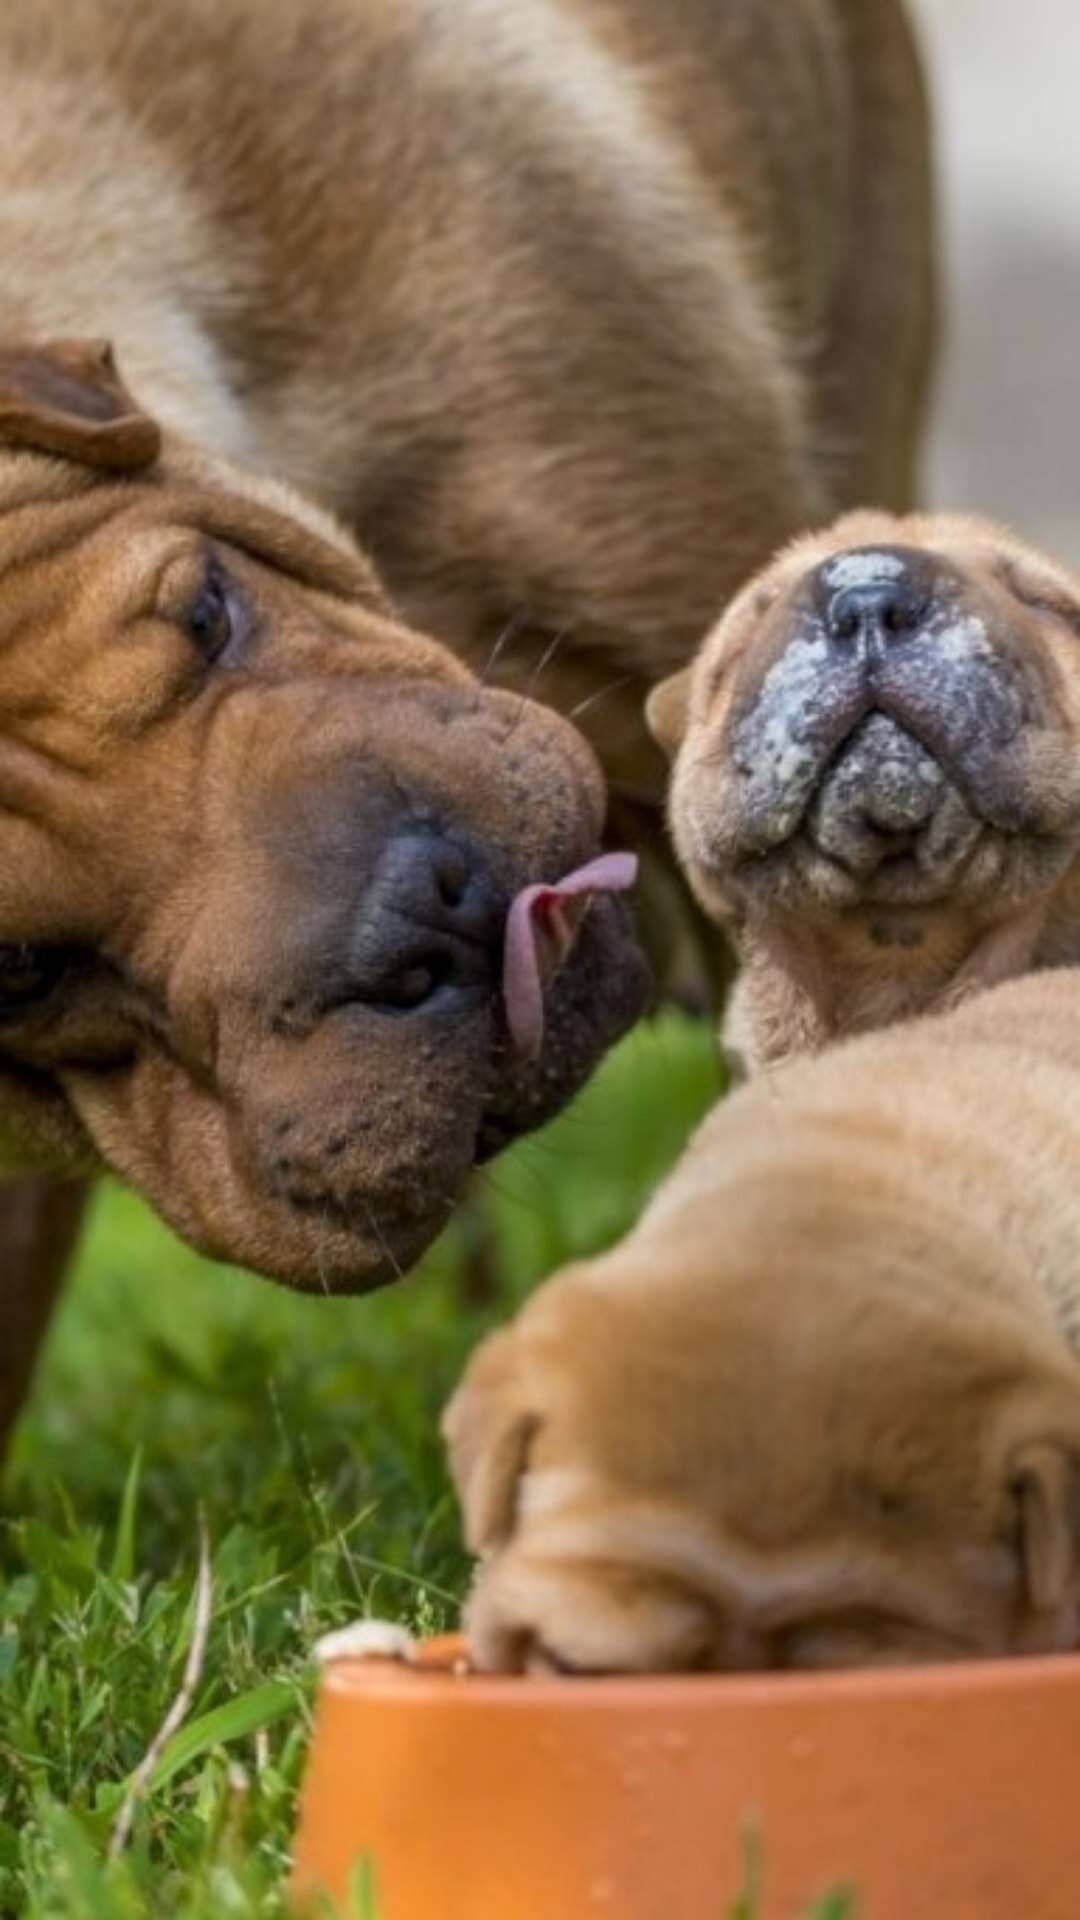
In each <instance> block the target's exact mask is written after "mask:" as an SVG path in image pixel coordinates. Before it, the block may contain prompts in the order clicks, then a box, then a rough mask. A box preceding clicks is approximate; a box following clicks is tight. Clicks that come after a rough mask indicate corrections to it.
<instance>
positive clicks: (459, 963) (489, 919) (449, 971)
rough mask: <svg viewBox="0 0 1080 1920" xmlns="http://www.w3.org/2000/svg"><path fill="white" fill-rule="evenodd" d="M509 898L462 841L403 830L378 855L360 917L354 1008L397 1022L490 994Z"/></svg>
mask: <svg viewBox="0 0 1080 1920" xmlns="http://www.w3.org/2000/svg"><path fill="white" fill-rule="evenodd" d="M506 912H507V898H506V894H505V891H504V890H503V889H502V888H501V887H499V886H498V885H497V884H496V882H495V880H494V877H493V876H492V874H491V871H490V867H489V865H488V861H487V858H486V856H485V854H484V853H483V851H482V850H481V849H480V848H479V847H477V846H475V845H474V844H473V843H472V841H471V840H470V839H469V837H468V836H467V835H465V834H463V833H458V832H454V831H453V830H446V831H444V830H442V829H441V828H440V827H438V826H437V825H435V824H432V825H430V826H429V825H427V824H421V823H416V822H410V823H409V824H408V825H407V826H403V827H402V828H401V829H400V830H399V831H398V832H396V833H395V834H394V836H393V838H392V839H391V840H390V842H389V844H388V845H387V846H386V847H385V848H384V850H383V852H382V854H381V856H380V859H379V862H378V866H377V868H376V871H375V875H374V878H373V881H372V885H371V887H370V888H369V889H368V891H367V894H366V897H365V899H364V902H363V906H362V909H361V915H360V922H359V926H358V928H357V931H356V936H355V942H354V948H353V954H352V960H351V971H352V974H353V978H354V981H355V995H354V997H355V998H356V999H357V1000H361V1001H363V1002H364V1003H365V1004H366V1005H368V1006H373V1007H381V1008H384V1009H385V1010H386V1011H396V1012H401V1013H409V1012H413V1011H415V1010H417V1009H419V1008H425V1009H426V1008H428V1007H429V1006H431V1005H433V1004H434V1003H435V1001H436V1000H438V1001H439V1002H440V1004H441V1003H443V1002H445V1003H446V1004H447V1005H449V1004H450V1002H451V1001H452V1000H457V999H460V996H461V995H462V994H463V993H464V994H471V995H476V996H477V997H480V996H482V995H483V994H484V993H486V992H490V991H491V990H492V989H493V987H494V985H495V982H496V979H497V977H498V970H499V965H500V962H501V958H502V947H503V936H504V929H505V922H506Z"/></svg>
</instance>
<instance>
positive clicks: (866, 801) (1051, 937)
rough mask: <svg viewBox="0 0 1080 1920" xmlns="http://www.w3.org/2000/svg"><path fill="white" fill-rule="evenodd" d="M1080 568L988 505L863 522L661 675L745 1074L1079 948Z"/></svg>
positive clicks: (684, 844)
mask: <svg viewBox="0 0 1080 1920" xmlns="http://www.w3.org/2000/svg"><path fill="white" fill-rule="evenodd" d="M1078 633H1080V581H1077V580H1076V579H1075V578H1074V577H1073V576H1072V575H1071V574H1069V573H1067V572H1066V571H1065V570H1064V569H1063V568H1062V567H1060V566H1058V565H1056V564H1055V563H1054V562H1053V561H1052V560H1049V559H1047V558H1046V556H1045V555H1043V554H1041V553H1038V552H1037V551H1036V550H1035V549H1034V548H1032V547H1030V546H1028V545H1026V544H1025V543H1024V542H1023V541H1021V540H1019V539H1017V538H1016V536H1015V535H1014V534H1011V533H1009V532H1007V531H1006V530H1005V529H1004V528H1001V527H996V526H991V525H988V524H987V523H986V522H984V521H981V520H976V519H973V518H969V517H958V516H949V515H934V516H930V517H922V518H921V517H915V516H913V517H909V518H905V519H896V518H894V517H893V516H892V515H888V514H881V513H857V514H852V515H848V516H846V517H845V518H844V519H842V520H840V521H839V522H837V524H836V525H834V526H832V527H830V528H829V529H828V531H827V532H824V533H820V534H814V535H811V536H810V537H808V538H803V539H800V540H797V541H795V543H794V544H793V545H792V546H790V547H788V548H786V549H785V550H784V551H783V552H782V553H781V554H780V556H779V558H778V559H776V560H775V561H773V562H772V564H771V565H770V566H768V567H766V568H765V569H764V571H763V572H761V573H759V574H758V575H757V576H756V577H755V578H754V579H753V580H752V581H751V582H750V583H749V585H748V586H746V587H745V588H744V590H743V591H742V592H741V593H740V594H739V595H738V597H737V598H736V599H735V600H734V602H733V603H732V605H731V606H730V607H729V608H728V610H727V612H726V613H725V614H724V616H723V618H722V620H721V621H720V623H719V625H718V626H717V627H716V628H715V629H714V630H713V632H712V633H711V635H710V636H709V638H708V639H707V640H706V642H705V644H704V647H703V648H702V651H701V653H700V655H699V657H698V660H697V662H696V664H695V666H694V667H693V669H692V670H691V671H689V672H687V673H684V674H682V675H680V676H678V677H677V678H676V679H674V680H672V681H669V682H667V683H666V684H665V685H664V686H662V687H659V688H657V690H656V692H655V693H654V694H653V696H652V700H651V703H650V714H651V718H652V723H653V725H654V728H655V730H656V732H657V733H658V735H659V736H660V737H662V738H663V740H664V741H665V743H666V745H667V747H668V750H669V751H670V752H672V753H673V754H675V756H676V757H675V768H674V776H673V780H672V789H671V800H670V814H671V825H672V830H673V833H674V838H675V844H676V847H677V849H678V852H679V855H680V858H681V860H682V863H683V867H684V870H685V872H686V874H687V876H688V878H689V880H690V884H691V885H692V887H693V888H694V891H695V893H696V894H697V897H698V899H699V901H700V902H701V904H702V906H703V907H704V908H705V910H706V912H708V913H710V914H711V915H712V916H713V917H714V918H715V919H716V920H717V921H718V922H720V923H721V924H722V925H725V926H727V927H729V928H730V929H731V931H732V932H733V935H734V937H735V941H736V944H737V946H738V949H739V952H740V957H741V960H742V963H743V971H742V974H741V976H740V980H739V985H738V988H737V990H736V993H735V996H734V1000H733V1005H732V1007H731V1010H730V1016H729V1023H728V1038H729V1040H730V1041H731V1043H732V1045H733V1047H734V1049H735V1050H737V1051H738V1052H739V1053H741V1054H742V1055H743V1057H744V1058H745V1059H746V1061H747V1063H748V1064H749V1065H750V1066H751V1067H755V1066H758V1065H761V1064H762V1063H764V1062H766V1061H770V1060H777V1059H780V1058H782V1057H783V1056H784V1055H786V1054H789V1053H794V1052H799V1051H803V1050H805V1049H807V1048H814V1047H817V1046H820V1045H821V1044H822V1043H823V1042H824V1041H826V1040H828V1039H829V1038H831V1037H833V1036H835V1035H838V1034H843V1033H848V1032H852V1031H855V1030H857V1029H859V1028H865V1027H870V1026H877V1025H881V1024H883V1023H885V1022H887V1021H891V1020H896V1019H899V1018H902V1017H904V1016H906V1015H909V1014H912V1013H917V1012H921V1011H925V1010H929V1009H931V1008H934V1007H941V1006H945V1005H948V1004H949V1003H950V1002H953V1001H956V1000H958V999H960V998H962V997H963V995H964V994H965V993H968V992H970V991H971V990H972V989H973V988H976V987H982V986H986V985H988V984H990V983H992V982H993V981H995V980H1000V979H1003V978H1005V977H1006V976H1008V975H1010V974H1016V973H1021V972H1024V971H1025V970H1026V969H1028V968H1031V967H1038V966H1046V965H1055V964H1056V965H1060V964H1061V963H1062V962H1067V961H1075V960H1078V959H1080V861H1078V855H1080V749H1078V743H1080V652H1078V647H1077V637H1078Z"/></svg>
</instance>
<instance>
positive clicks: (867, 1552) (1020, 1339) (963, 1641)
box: [445, 1256, 1080, 1672]
mask: <svg viewBox="0 0 1080 1920" xmlns="http://www.w3.org/2000/svg"><path fill="white" fill-rule="evenodd" d="M621 1259H622V1256H612V1260H611V1261H609V1262H607V1263H604V1264H605V1266H606V1267H607V1268H608V1272H609V1278H610V1277H611V1275H612V1274H614V1275H615V1279H616V1284H615V1285H608V1284H607V1283H605V1284H602V1285H601V1286H600V1287H596V1286H595V1285H594V1284H593V1283H592V1281H591V1280H590V1279H589V1277H588V1276H587V1275H578V1276H569V1277H567V1278H565V1279H563V1280H562V1281H561V1282H558V1283H556V1284H555V1286H554V1288H553V1289H552V1296H551V1298H550V1300H548V1301H545V1302H544V1313H543V1317H542V1324H541V1325H540V1326H539V1327H536V1326H534V1324H533V1322H532V1320H531V1318H530V1312H529V1311H528V1310H527V1311H526V1314H525V1316H524V1318H523V1320H522V1322H521V1323H519V1325H518V1326H517V1327H515V1328H512V1329H511V1330H510V1331H509V1332H506V1333H502V1334H499V1335H497V1336H496V1337H495V1338H494V1339H493V1340H492V1341H489V1342H488V1344H487V1345H486V1346H485V1347H483V1348H482V1349H481V1350H480V1352H479V1354H478V1356H477V1357H476V1358H475V1359H474V1361H473V1363H472V1366H471V1368H470V1369H469V1371H468V1372H467V1374H466V1376H465V1380H464V1382H463V1384H462V1386H461V1387H460V1388H459V1391H458V1394H457V1396H456V1398H455V1399H454V1401H452V1403H451V1405H450V1408H449V1410H448V1413H447V1417H446V1423H445V1429H446V1432H447V1436H448V1439H449V1442H450V1448H451V1457H452V1462H453V1467H454V1472H455V1477H456V1480H457V1484H458V1488H459V1491H460V1494H461V1499H462V1503H463V1507H464V1512H465V1516H466V1522H467V1530H468V1537H469V1542H470V1545H471V1546H472V1548H473V1550H474V1551H476V1552H477V1553H479V1554H480V1555H481V1565H480V1568H479V1571H478V1575H477V1580H476V1584H475V1587H474V1591H473V1594H472V1597H471V1601H470V1604H469V1609H468V1614H467V1626H468V1631H469V1636H470V1641H471V1645H472V1650H473V1653H474V1656H475V1658H476V1659H477V1661H478V1663H479V1664H480V1665H481V1666H483V1667H488V1668H491V1669H494V1670H502V1671H523V1670H529V1669H532V1668H548V1669H552V1670H555V1671H566V1672H586V1671H587V1672H605V1671H626V1672H647V1671H649V1672H653V1671H664V1670H668V1671H673V1670H692V1669H714V1670H716V1669H719V1670H736V1669H751V1668H788V1667H824V1666H853V1665H867V1664H871V1665H872V1664H892V1663H901V1662H909V1661H914V1660H938V1659H948V1660H952V1659H959V1658H965V1657H973V1656H980V1655H983V1656H985V1655H990V1654H1001V1653H1006V1652H1013V1653H1034V1652H1040V1651H1049V1650H1059V1649H1064V1648H1067V1647H1070V1646H1072V1645H1074V1644H1075V1643H1076V1639H1077V1635H1078V1630H1080V1380H1078V1379H1076V1378H1074V1377H1073V1376H1072V1374H1071V1372H1067V1371H1066V1370H1065V1369H1064V1368H1063V1367H1062V1365H1061V1363H1060V1360H1059V1358H1058V1356H1057V1354H1056V1352H1055V1350H1054V1348H1053V1347H1052V1345H1051V1344H1050V1343H1049V1342H1047V1343H1046V1345H1045V1347H1043V1346H1042V1345H1040V1343H1039V1342H1038V1341H1031V1342H1029V1341H1027V1339H1026V1337H1025V1332H1024V1329H1023V1327H1022V1325H1017V1324H1014V1323H1010V1322H1009V1321H1008V1320H1007V1319H1006V1318H1005V1317H1004V1316H1001V1317H998V1318H995V1317H994V1316H993V1315H988V1316H987V1317H986V1318H985V1320H984V1321H983V1322H982V1324H981V1325H973V1326H972V1327H971V1328H969V1329H968V1330H967V1331H961V1330H959V1329H958V1328H957V1327H956V1326H955V1325H954V1326H950V1325H949V1323H948V1321H947V1320H946V1319H944V1318H943V1317H935V1316H934V1315H933V1314H932V1313H930V1312H928V1311H927V1310H926V1306H925V1304H923V1305H920V1304H913V1303H912V1302H911V1301H910V1300H907V1301H905V1299H904V1296H903V1292H902V1291H900V1292H899V1293H898V1294H897V1295H896V1296H895V1298H894V1299H893V1300H892V1301H886V1302H885V1305H884V1309H883V1311H882V1312H881V1313H880V1314H876V1313H875V1312H873V1311H871V1310H869V1309H868V1308H867V1306H866V1304H865V1302H864V1303H863V1304H862V1305H861V1306H860V1303H859V1302H858V1300H857V1299H856V1298H855V1295H854V1292H853V1290H852V1288H851V1287H850V1286H849V1285H847V1284H843V1283H841V1284H837V1285H830V1284H829V1282H828V1279H827V1275H826V1274H825V1272H824V1271H815V1273H814V1274H813V1275H812V1276H810V1277H809V1278H810V1279H811V1280H812V1284H807V1285H805V1286H804V1284H803V1279H802V1277H801V1276H798V1275H796V1274H794V1273H793V1272H792V1271H791V1268H790V1266H788V1267H787V1268H786V1269H785V1270H783V1271H782V1273H780V1274H779V1275H778V1278H777V1281H776V1283H775V1284H771V1283H770V1278H769V1273H768V1271H766V1270H765V1269H764V1268H763V1267H757V1268H753V1269H751V1268H748V1267H742V1268H741V1269H740V1263H739V1262H738V1261H736V1263H735V1266H734V1267H728V1268H727V1269H726V1270H725V1272H724V1273H723V1274H719V1273H716V1272H712V1273H710V1274H708V1275H706V1273H705V1270H704V1268H703V1267H701V1268H699V1270H698V1273H697V1275H696V1280H695V1284H694V1285H693V1286H690V1285H688V1281H689V1268H688V1267H687V1266H683V1267H682V1268H681V1271H679V1272H677V1273H676V1274H674V1275H673V1278H672V1284H671V1290H670V1291H669V1292H665V1291H663V1290H662V1289H661V1288H660V1287H659V1286H656V1287H649V1289H648V1292H649V1295H650V1297H649V1298H646V1297H645V1292H644V1291H643V1292H642V1293H641V1295H640V1296H639V1297H638V1298H634V1297H633V1288H634V1281H635V1275H634V1274H633V1273H632V1272H631V1273H630V1274H629V1276H627V1274H626V1271H625V1268H624V1271H623V1273H622V1276H621V1278H622V1279H623V1280H624V1281H625V1280H626V1279H627V1277H628V1278H629V1282H630V1293H629V1295H626V1296H624V1297H620V1294H621V1293H622V1288H621V1286H620V1285H619V1284H618V1282H619V1276H618V1275H617V1274H615V1269H614V1266H613V1262H614V1261H616V1260H621ZM793 1294H794V1295H795V1296H797V1297H795V1298H794V1299H793V1298H792V1295H793Z"/></svg>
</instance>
